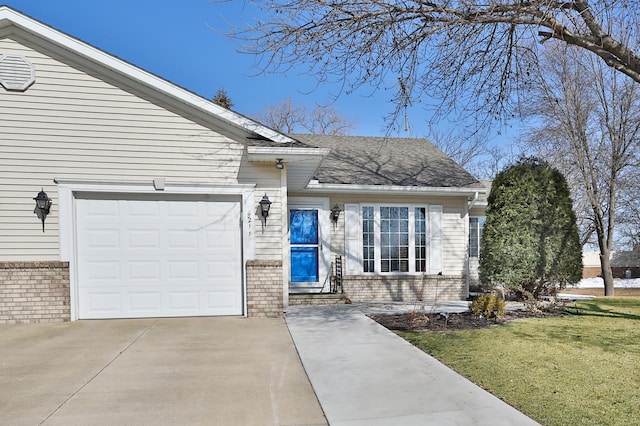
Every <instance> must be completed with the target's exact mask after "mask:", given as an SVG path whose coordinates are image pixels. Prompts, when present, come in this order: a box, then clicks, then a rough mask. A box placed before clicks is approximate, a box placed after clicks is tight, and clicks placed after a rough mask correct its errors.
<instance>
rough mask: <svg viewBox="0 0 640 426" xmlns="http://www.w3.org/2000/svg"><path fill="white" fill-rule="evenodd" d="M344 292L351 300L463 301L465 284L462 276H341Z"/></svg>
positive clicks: (465, 290)
mask: <svg viewBox="0 0 640 426" xmlns="http://www.w3.org/2000/svg"><path fill="white" fill-rule="evenodd" d="M343 286H344V292H345V294H346V295H347V296H348V297H349V298H350V299H351V300H352V301H354V302H366V301H380V302H415V301H417V300H424V301H434V300H438V301H445V300H466V298H467V284H466V278H465V277H464V276H462V275H460V276H458V275H445V276H440V275H426V276H424V277H423V276H420V275H417V276H406V275H404V276H364V275H353V276H345V277H343Z"/></svg>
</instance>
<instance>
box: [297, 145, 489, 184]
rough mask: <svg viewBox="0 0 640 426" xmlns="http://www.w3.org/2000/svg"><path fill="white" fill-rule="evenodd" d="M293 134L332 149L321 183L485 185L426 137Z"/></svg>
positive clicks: (318, 175)
mask: <svg viewBox="0 0 640 426" xmlns="http://www.w3.org/2000/svg"><path fill="white" fill-rule="evenodd" d="M291 137H293V138H295V139H297V140H298V141H300V142H302V143H305V144H307V145H309V146H313V147H319V148H329V149H330V150H331V151H330V153H329V154H328V155H327V157H326V158H325V159H324V160H323V161H322V163H321V164H320V167H319V168H318V170H317V172H316V175H315V179H317V180H318V182H319V183H321V184H350V185H385V186H405V187H406V186H411V187H414V186H415V187H438V188H447V187H449V188H450V187H470V186H471V187H479V188H480V187H482V185H481V184H480V182H479V181H478V180H477V179H476V178H475V177H473V176H472V175H471V174H470V173H469V172H467V171H466V170H465V169H464V168H462V167H461V166H460V165H458V164H457V163H456V162H455V161H453V160H452V159H451V158H450V157H448V156H447V155H446V154H444V153H443V152H442V151H440V150H439V149H438V148H437V147H436V146H435V145H433V144H432V143H431V142H429V141H428V140H426V139H422V138H385V137H362V136H328V135H303V134H295V135H291Z"/></svg>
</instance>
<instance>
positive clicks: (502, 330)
mask: <svg viewBox="0 0 640 426" xmlns="http://www.w3.org/2000/svg"><path fill="white" fill-rule="evenodd" d="M578 307H579V308H580V309H579V312H580V313H579V314H566V315H560V316H551V317H545V318H536V319H523V320H518V321H514V322H511V323H508V324H505V325H499V326H495V327H489V328H484V329H480V330H465V331H460V332H453V333H451V332H450V333H433V332H431V333H427V332H409V333H408V332H404V333H400V334H401V335H402V336H403V337H404V338H406V339H407V340H409V341H410V342H411V343H413V344H414V345H415V346H417V347H419V348H421V349H422V350H424V351H425V352H428V353H429V354H431V355H433V356H435V357H436V358H438V359H440V360H442V361H443V362H444V363H445V364H447V365H448V366H450V367H451V368H453V369H454V370H456V371H458V372H460V373H461V374H463V375H465V376H467V377H469V378H470V379H471V380H472V381H474V382H476V383H478V384H479V385H481V386H482V387H484V388H486V389H488V390H489V391H490V392H492V393H493V394H495V395H497V396H499V397H500V398H502V399H504V400H505V401H507V402H508V403H510V404H511V405H513V406H515V407H516V408H518V409H519V410H521V411H522V412H524V413H525V414H527V415H529V416H530V417H532V418H533V419H535V420H537V421H538V422H540V423H542V424H544V425H547V426H551V425H630V424H638V419H640V369H639V367H638V366H640V299H636V298H598V299H593V300H589V301H579V302H578Z"/></svg>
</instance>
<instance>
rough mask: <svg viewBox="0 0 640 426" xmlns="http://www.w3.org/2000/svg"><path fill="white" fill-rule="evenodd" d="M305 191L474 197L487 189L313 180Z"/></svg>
mask: <svg viewBox="0 0 640 426" xmlns="http://www.w3.org/2000/svg"><path fill="white" fill-rule="evenodd" d="M304 192H306V193H317V194H327V193H331V194H373V195H377V194H387V195H389V194H396V195H421V196H440V197H464V196H466V197H473V196H476V195H477V194H484V193H486V189H484V188H470V187H432V186H399V185H355V184H332V183H319V182H317V181H311V182H309V184H308V185H307V187H306V188H305V190H304Z"/></svg>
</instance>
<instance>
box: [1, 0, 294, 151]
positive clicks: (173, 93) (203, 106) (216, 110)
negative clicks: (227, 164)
mask: <svg viewBox="0 0 640 426" xmlns="http://www.w3.org/2000/svg"><path fill="white" fill-rule="evenodd" d="M12 25H13V26H15V27H17V28H19V29H21V30H23V31H26V32H27V33H30V34H33V35H36V36H37V37H39V38H41V39H44V40H45V41H46V42H48V43H52V44H54V45H56V46H59V47H62V48H63V49H65V50H66V51H69V52H71V53H72V54H74V55H77V56H79V57H81V58H82V59H84V60H88V61H90V62H92V63H93V64H94V67H95V66H96V65H97V66H98V67H99V68H100V70H101V71H102V72H103V73H109V72H110V73H109V74H112V75H113V74H115V75H117V76H120V79H122V77H124V79H125V80H126V81H128V82H130V83H131V82H137V83H138V84H141V85H143V86H146V87H147V88H150V89H151V92H156V93H151V94H152V95H155V96H157V94H158V93H161V94H164V95H168V96H170V97H171V98H173V99H175V100H177V101H179V102H181V103H183V104H186V105H187V106H188V107H191V108H195V109H197V110H200V111H202V112H204V113H206V114H207V115H213V116H214V117H215V118H217V119H218V120H221V121H226V122H227V123H230V124H232V125H233V126H235V127H238V128H240V129H242V130H244V132H246V133H249V134H257V135H259V136H262V137H264V138H267V139H269V140H271V141H274V142H279V143H292V142H294V139H291V138H290V137H288V136H286V135H284V134H282V133H280V132H277V131H275V130H273V129H270V128H268V127H266V126H263V125H262V124H260V123H258V122H257V121H254V120H251V119H249V118H247V117H245V116H243V115H241V114H238V113H236V112H234V111H231V110H228V109H226V108H223V107H221V106H219V105H216V104H215V103H213V102H212V101H209V100H207V99H205V98H203V97H201V96H198V95H196V94H195V93H192V92H190V91H188V90H186V89H183V88H181V87H179V86H176V85H175V84H173V83H170V82H169V81H167V80H164V79H162V78H160V77H158V76H156V75H153V74H151V73H149V72H147V71H145V70H143V69H141V68H138V67H136V66H134V65H131V64H129V63H127V62H125V61H123V60H122V59H119V58H117V57H115V56H112V55H110V54H108V53H106V52H104V51H102V50H100V49H98V48H95V47H93V46H91V45H88V44H86V43H84V42H82V41H80V40H78V39H76V38H74V37H71V36H69V35H67V34H64V33H62V32H60V31H58V30H56V29H54V28H52V27H50V26H48V25H45V24H43V23H41V22H39V21H36V20H34V19H32V18H29V17H27V16H25V15H23V14H21V13H18V12H16V11H15V10H13V9H11V8H9V7H7V6H0V29H3V30H4V31H2V33H3V34H4V33H6V32H7V31H6V28H7V27H10V26H12Z"/></svg>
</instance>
